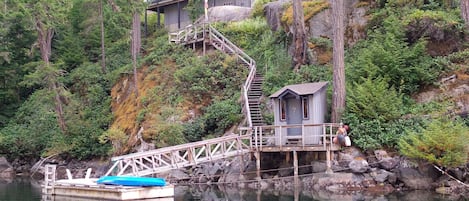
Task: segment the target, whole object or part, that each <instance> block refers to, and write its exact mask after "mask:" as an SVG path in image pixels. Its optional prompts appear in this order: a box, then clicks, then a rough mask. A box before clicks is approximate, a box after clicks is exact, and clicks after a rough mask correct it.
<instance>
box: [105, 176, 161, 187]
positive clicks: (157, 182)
mask: <svg viewBox="0 0 469 201" xmlns="http://www.w3.org/2000/svg"><path fill="white" fill-rule="evenodd" d="M96 183H98V184H109V185H120V186H165V185H166V181H165V180H164V179H163V178H155V177H133V176H104V177H101V178H99V179H98V181H96Z"/></svg>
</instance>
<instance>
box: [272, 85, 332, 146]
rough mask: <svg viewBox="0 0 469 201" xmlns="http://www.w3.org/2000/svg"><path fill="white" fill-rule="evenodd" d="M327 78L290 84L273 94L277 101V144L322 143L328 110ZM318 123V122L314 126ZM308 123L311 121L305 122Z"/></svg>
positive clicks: (275, 111)
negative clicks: (322, 80) (314, 81)
mask: <svg viewBox="0 0 469 201" xmlns="http://www.w3.org/2000/svg"><path fill="white" fill-rule="evenodd" d="M327 85H328V83H327V82H316V83H305V84H295V85H288V86H285V87H283V88H282V89H280V90H278V91H277V92H275V93H274V94H272V95H271V96H270V98H271V99H272V100H273V103H274V108H273V109H274V115H275V116H274V119H275V122H274V125H275V126H276V127H275V139H276V142H275V145H285V144H289V143H295V142H296V143H298V141H299V140H304V142H301V144H305V145H316V144H321V143H322V142H321V137H322V136H323V127H322V126H319V125H320V124H322V123H324V120H325V115H326V112H327V102H326V89H327ZM314 124H318V126H314ZM305 125H310V126H306V127H305Z"/></svg>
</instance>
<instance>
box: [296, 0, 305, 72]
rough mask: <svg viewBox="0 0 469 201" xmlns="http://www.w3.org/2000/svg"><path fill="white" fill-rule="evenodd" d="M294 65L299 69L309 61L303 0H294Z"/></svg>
mask: <svg viewBox="0 0 469 201" xmlns="http://www.w3.org/2000/svg"><path fill="white" fill-rule="evenodd" d="M293 43H294V48H295V49H294V52H293V65H294V70H295V71H298V70H299V69H300V66H301V65H304V64H306V62H307V52H306V51H307V41H306V32H305V20H304V13H303V4H302V1H301V0H293Z"/></svg>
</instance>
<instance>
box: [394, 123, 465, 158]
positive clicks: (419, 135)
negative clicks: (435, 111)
mask: <svg viewBox="0 0 469 201" xmlns="http://www.w3.org/2000/svg"><path fill="white" fill-rule="evenodd" d="M468 138H469V130H468V127H467V126H465V125H464V124H463V123H462V122H461V121H454V120H449V119H444V118H443V119H435V120H432V121H431V122H430V123H429V124H428V126H427V127H425V128H423V129H422V131H412V132H410V134H409V135H408V136H407V137H404V138H402V139H401V140H400V141H399V148H400V152H401V153H402V154H403V155H406V156H408V157H410V158H414V159H418V160H424V161H428V162H430V163H433V164H436V165H439V166H443V167H457V166H460V165H464V164H466V163H467V161H468V153H469V152H468V151H469V149H468V148H469V141H468V140H467V139H468Z"/></svg>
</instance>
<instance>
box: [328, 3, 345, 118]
mask: <svg viewBox="0 0 469 201" xmlns="http://www.w3.org/2000/svg"><path fill="white" fill-rule="evenodd" d="M331 2H332V18H333V23H334V26H333V45H334V46H333V55H332V57H333V58H332V59H333V60H332V64H333V78H332V84H333V94H332V115H331V121H332V122H333V123H338V122H339V121H340V120H341V119H342V114H343V112H344V110H345V64H344V2H343V1H342V0H332V1H331Z"/></svg>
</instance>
